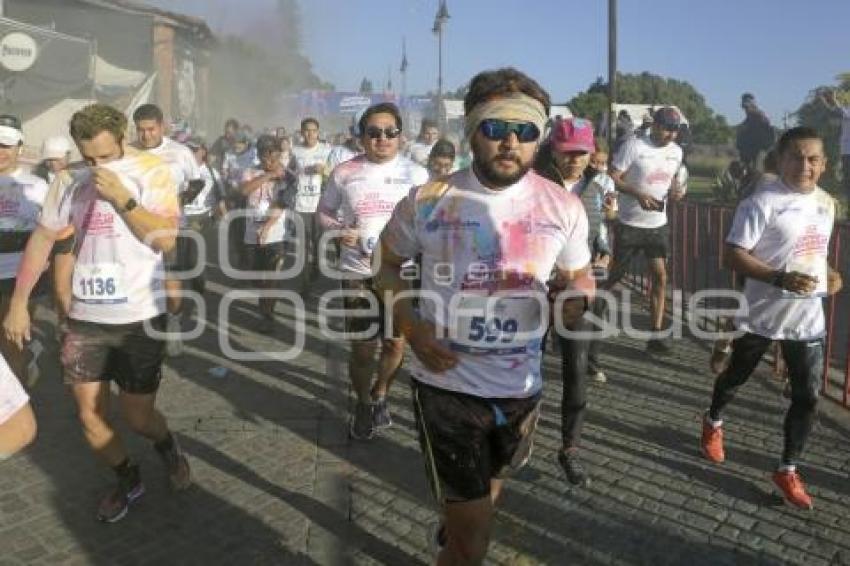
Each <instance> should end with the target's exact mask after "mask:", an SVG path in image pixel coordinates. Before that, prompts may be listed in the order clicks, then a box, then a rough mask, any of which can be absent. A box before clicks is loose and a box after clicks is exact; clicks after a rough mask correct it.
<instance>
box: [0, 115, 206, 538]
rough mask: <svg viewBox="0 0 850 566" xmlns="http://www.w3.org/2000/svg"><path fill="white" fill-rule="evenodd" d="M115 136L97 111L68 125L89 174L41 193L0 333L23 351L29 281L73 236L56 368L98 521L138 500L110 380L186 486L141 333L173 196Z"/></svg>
mask: <svg viewBox="0 0 850 566" xmlns="http://www.w3.org/2000/svg"><path fill="white" fill-rule="evenodd" d="M126 128H127V118H126V117H125V116H124V115H123V114H122V113H121V112H119V111H118V110H116V109H114V108H112V107H110V106H106V105H102V104H93V105H91V106H87V107H86V108H84V109H83V110H81V111H79V112H77V113H75V114H74V115H73V117H72V118H71V123H70V133H71V137H72V138H73V139H74V141H75V142H76V144H77V148H78V149H79V150H80V153H81V155H82V156H83V158H84V159H85V161H86V162H87V163H88V164H89V167H87V168H85V169H78V170H71V171H65V172H63V173H61V174H60V176H59V178H58V180H57V182H56V183H54V184H53V186H52V187H51V189H50V193H49V194H48V197H47V200H46V201H45V204H44V209H43V211H42V215H41V218H40V220H39V225H38V226H37V227H36V229H35V231H34V232H33V234H32V236H31V237H30V242H29V244H27V248H26V251H25V252H24V256H23V259H22V260H21V267H20V269H19V270H18V277H17V283H16V286H15V292H14V295H13V297H12V305H11V308H10V311H9V314H8V316H7V317H6V320H5V321H4V324H3V326H4V330H5V334H6V337H7V339H9V340H11V341H13V342H14V343H15V344H17V345H18V347H19V348H23V346H24V342H25V341H26V340H28V339H29V338H30V316H29V312H28V310H27V304H28V301H29V299H30V296H31V294H32V291H33V288H34V286H35V283H36V280H37V279H38V275H39V274H40V273H41V272H42V271H43V270H44V267H45V266H46V265H47V260H48V256H49V254H50V249H51V247H52V245H53V242H54V241H56V239H57V238H58V237H59V236H61V235H64V234H66V233H68V232H70V231H71V230H73V231H74V232H75V233H76V235H77V238H76V250H77V262H76V265H75V266H74V276H73V277H74V279H73V282H74V286H73V298H72V300H71V304H70V312H69V315H68V316H69V318H68V329H67V331H66V332H65V334H64V337H63V340H62V355H61V361H62V366H63V373H64V380H65V383H67V384H68V385H70V386H71V392H72V394H73V395H74V398H75V400H76V403H77V409H78V412H79V418H80V421H81V423H82V426H83V433H84V436H85V438H86V440H87V441H88V443H89V446H90V447H91V448H92V450H93V451H94V452H95V454H96V455H97V456H98V457H99V458H100V459H101V460H103V461H104V462H105V463H106V464H107V465H108V466H110V467H111V468H112V469H113V470H114V472H115V474H116V476H117V479H118V485H117V486H116V487H115V489H114V490H112V491H111V492H110V493H109V494H108V495H107V496H106V497H105V498H104V499H103V500H102V502H101V504H100V506H99V508H98V512H97V516H98V518H99V519H100V520H102V521H108V522H115V521H118V520H120V519H121V518H122V517H124V515H125V514H126V513H127V510H128V508H129V505H130V503H132V502H134V501H136V500H137V499H138V498H139V497H141V496H142V494H143V493H144V486H143V484H142V481H141V476H140V474H139V466H138V465H137V464H135V463H133V462H132V461H131V460H130V459H129V457H128V455H127V452H126V450H125V448H124V445H123V442H122V441H121V438H120V436H119V435H118V432H117V431H116V430H114V429H113V427H112V426H111V424H110V423H109V420H108V407H109V397H110V382H111V381H113V380H114V381H115V382H116V383H117V385H118V388H119V390H120V393H119V399H120V407H121V412H122V413H123V415H124V417H125V419H126V421H127V423H128V425H129V426H130V428H131V429H133V430H134V431H136V432H137V433H139V434H141V435H143V436H145V437H146V438H148V439H150V440H151V441H153V443H154V447H155V448H156V451H157V452H158V453H159V455H160V457H161V458H162V460H163V462H164V464H165V466H166V469H167V470H168V473H169V476H170V480H171V485H172V487H174V488H175V489H184V488H186V487H187V486H188V485H189V483H190V481H191V477H190V472H189V463H188V461H187V459H186V457H185V456H184V455H183V453H182V452H181V450H180V447H179V445H178V443H177V439H176V438H175V437H174V436H173V435H172V433H171V432H170V431H169V430H168V426H167V424H166V422H165V418H164V417H163V416H162V414H161V413H160V412H159V411H157V410H156V408H155V400H156V392H157V389H158V388H159V382H160V379H161V377H162V361H163V355H164V346H165V345H164V342H163V341H162V340H159V339H157V338H154V337H153V336H152V335H151V333H150V332H149V331H148V329H147V328H146V327H151V328H153V329H156V330H159V331H164V330H165V312H166V308H165V301H164V300H163V299H162V298H161V292H162V283H161V280H162V277H163V275H164V274H163V262H162V253H163V252H164V251H167V250H169V249H172V248H173V247H174V245H175V235H174V234H175V231H176V230H177V224H178V219H179V215H180V208H179V205H178V202H177V185H176V183H175V180H174V178H173V175H172V172H171V168H170V167H169V166H168V165H167V164H166V163H165V162H164V161H162V160H161V159H160V158H159V157H157V156H155V155H150V154H147V153H144V152H136V151H135V150H133V149H132V148H127V149H126V153H125V150H124V149H123V146H122V142H123V136H124V132H125V131H126ZM145 242H148V243H145Z"/></svg>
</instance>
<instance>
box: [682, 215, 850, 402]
mask: <svg viewBox="0 0 850 566" xmlns="http://www.w3.org/2000/svg"><path fill="white" fill-rule="evenodd" d="M733 213H734V208H733V207H731V206H723V205H714V204H704V203H692V202H682V203H677V204H676V205H675V206H673V207H671V210H670V238H671V244H672V249H671V258H670V280H671V283H672V287H673V288H674V289H677V290H678V289H681V290H682V291H683V293H684V294H685V295H688V294H690V293H694V292H696V291H700V290H703V289H730V290H731V289H734V288H735V278H736V275H735V273H733V272H732V271H730V270H728V269H726V268H725V266H724V265H723V264H724V257H723V253H724V241H725V238H726V234H727V232H728V231H729V226H730V224H731V222H732V216H733ZM830 245H831V250H830V264H831V265H832V266H833V267H834V268H837V269H838V270H839V271H841V272H842V274H843V276H844V277H845V281H844V288H843V289H842V290H841V292H839V293H838V294H836V295H834V296H832V297H830V298H829V299H826V305H825V306H826V315H827V318H826V326H827V337H826V364H825V368H824V375H823V392H824V395H826V396H828V397H830V398H832V399H834V400H836V401H838V402H839V403H841V404H843V405H844V406H845V407H847V408H850V273H848V271H847V266H850V222H847V221H843V222H838V223H836V225H835V230H834V231H833V235H832V241H831V243H830ZM718 322H719V321H718Z"/></svg>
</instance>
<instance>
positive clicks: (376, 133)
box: [366, 126, 401, 140]
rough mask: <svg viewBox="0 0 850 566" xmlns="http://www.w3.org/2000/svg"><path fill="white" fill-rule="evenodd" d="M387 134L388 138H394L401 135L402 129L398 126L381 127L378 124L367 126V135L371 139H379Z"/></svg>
mask: <svg viewBox="0 0 850 566" xmlns="http://www.w3.org/2000/svg"><path fill="white" fill-rule="evenodd" d="M382 135H383V136H386V138H387V139H388V140H394V139H395V138H397V137H399V136H400V135H401V130H399V129H398V128H383V129H381V128H379V127H378V126H369V127H368V128H366V136H367V137H368V138H369V139H373V140H377V139H380V138H381V136H382Z"/></svg>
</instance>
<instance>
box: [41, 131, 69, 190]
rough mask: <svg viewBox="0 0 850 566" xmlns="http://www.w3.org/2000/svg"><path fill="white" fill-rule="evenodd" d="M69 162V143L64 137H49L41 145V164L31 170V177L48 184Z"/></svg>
mask: <svg viewBox="0 0 850 566" xmlns="http://www.w3.org/2000/svg"><path fill="white" fill-rule="evenodd" d="M70 162H71V142H69V141H68V138H66V137H65V136H50V137H49V138H47V139H46V140H44V143H43V144H42V145H41V162H40V163H39V164H38V165H36V166H35V168H34V169H33V170H32V173H33V175H35V176H36V177H40V178H42V179H44V180H45V182H47V184H50V183H52V182H53V179H54V178H56V174H57V173H58V172H59V171H61V170H63V169H65V168H66V167H68V164H69V163H70Z"/></svg>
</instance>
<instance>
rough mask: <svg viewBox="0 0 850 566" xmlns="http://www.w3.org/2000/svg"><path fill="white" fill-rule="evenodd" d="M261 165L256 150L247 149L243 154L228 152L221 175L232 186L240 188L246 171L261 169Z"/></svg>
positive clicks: (225, 155)
mask: <svg viewBox="0 0 850 566" xmlns="http://www.w3.org/2000/svg"><path fill="white" fill-rule="evenodd" d="M259 165H260V162H259V160H258V159H257V152H256V151H255V150H254V148H249V149H246V150H245V151H243V152H242V153H234V152H227V153H225V154H224V160H223V161H222V165H221V174H222V175H223V176H224V180H225V181H227V182H228V183H229V184H230V185H231V186H233V187H238V186H239V183H241V182H242V174H243V173H244V172H245V170H246V169H251V168H253V167H259Z"/></svg>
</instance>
